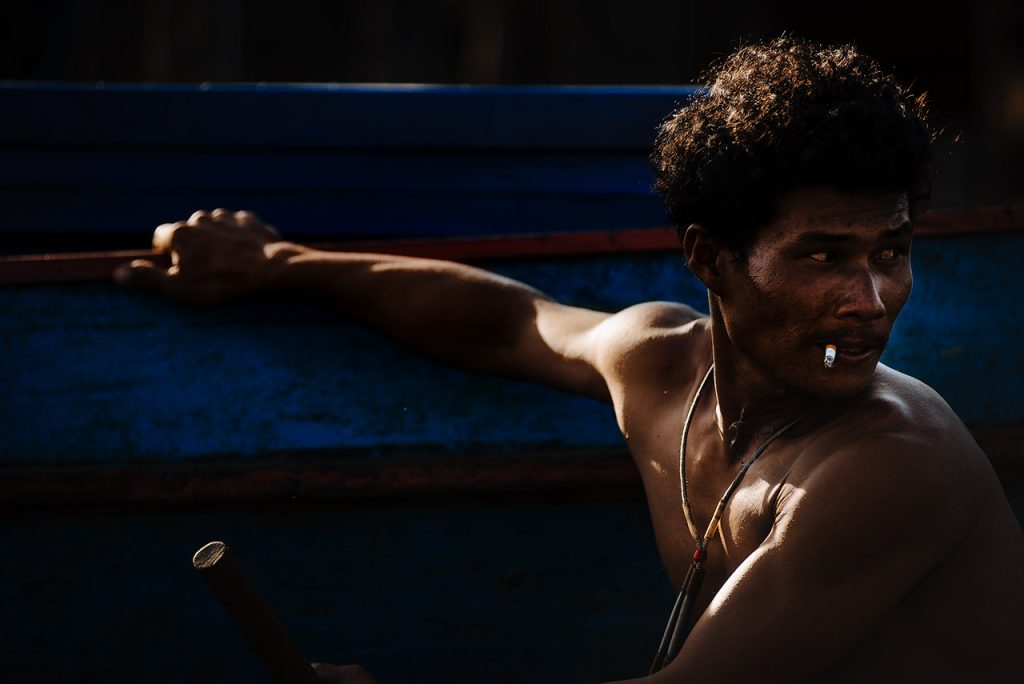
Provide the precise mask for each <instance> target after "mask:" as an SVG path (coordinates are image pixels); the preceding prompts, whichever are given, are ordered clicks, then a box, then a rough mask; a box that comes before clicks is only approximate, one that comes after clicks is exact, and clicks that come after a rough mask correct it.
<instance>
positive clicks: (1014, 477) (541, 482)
mask: <svg viewBox="0 0 1024 684" xmlns="http://www.w3.org/2000/svg"><path fill="white" fill-rule="evenodd" d="M971 432H972V433H973V434H974V437H975V439H976V440H977V442H978V444H979V446H981V448H982V450H983V451H984V452H985V453H986V454H987V455H988V457H989V459H990V461H991V462H992V465H993V467H994V468H995V471H996V474H997V475H998V476H999V478H1000V481H1001V482H1002V485H1003V487H1004V489H1006V490H1007V491H1011V490H1013V491H1018V490H1020V489H1022V488H1024V446H1022V445H1024V423H1013V424H1006V425H990V426H975V427H973V428H972V429H971ZM545 493H559V494H575V495H585V496H595V495H596V496H600V495H610V494H613V495H617V496H620V495H628V496H635V497H638V498H639V497H641V496H642V494H643V487H642V483H641V481H640V477H639V474H638V472H637V470H636V468H635V466H634V465H633V462H632V459H631V458H630V456H629V454H628V452H627V451H626V450H625V449H603V450H561V451H553V452H552V451H547V452H530V453H528V454H506V455H495V454H475V455H467V454H462V455H452V454H448V453H445V452H440V453H429V454H425V455H424V454H420V455H412V456H410V455H404V456H398V455H385V456H380V455H377V456H367V455H359V454H357V455H355V456H353V455H352V453H351V452H346V451H344V450H332V451H330V452H313V453H312V454H309V453H306V454H287V453H284V454H273V455H268V456H262V457H259V458H258V459H255V460H241V459H222V460H219V461H209V460H206V459H203V460H197V461H194V462H190V463H179V464H153V463H116V464H94V465H69V466H60V465H49V466H39V467H32V466H22V467H8V468H0V502H2V504H0V505H5V506H7V507H16V508H18V507H37V506H44V507H45V506H62V505H91V504H143V505H185V504H189V505H191V504H220V503H246V502H253V503H259V502H275V501H291V500H295V501H305V502H328V501H333V502H337V501H368V500H370V501H372V500H393V499H403V498H445V499H447V498H452V497H457V496H460V495H491V496H493V495H509V494H545Z"/></svg>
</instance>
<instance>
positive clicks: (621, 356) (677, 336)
mask: <svg viewBox="0 0 1024 684" xmlns="http://www.w3.org/2000/svg"><path fill="white" fill-rule="evenodd" d="M599 344H600V349H599V354H598V361H599V365H600V368H601V371H602V374H603V375H604V376H605V379H606V381H607V382H608V386H609V389H610V390H611V391H612V395H613V398H614V397H615V396H616V394H619V395H621V393H622V392H623V391H624V390H625V389H626V388H628V389H629V391H631V392H633V391H642V390H643V388H644V387H645V386H647V385H648V384H649V383H650V381H651V380H652V379H654V378H658V377H660V378H663V379H664V378H666V376H668V377H672V378H678V376H679V374H680V373H683V374H686V373H690V374H692V371H693V369H694V368H696V363H695V362H694V359H695V357H697V356H699V355H700V352H701V351H702V350H705V349H706V350H710V333H709V329H708V318H707V317H706V316H705V315H704V314H701V313H700V312H698V311H696V310H695V309H693V308H691V307H689V306H686V305H685V304H679V303H676V302H645V303H643V304H637V305H635V306H631V307H629V308H627V309H623V310H622V311H620V312H618V313H617V314H615V315H614V316H611V317H609V318H608V319H607V320H606V321H605V322H604V323H602V324H601V330H600V343H599ZM691 366H692V368H691Z"/></svg>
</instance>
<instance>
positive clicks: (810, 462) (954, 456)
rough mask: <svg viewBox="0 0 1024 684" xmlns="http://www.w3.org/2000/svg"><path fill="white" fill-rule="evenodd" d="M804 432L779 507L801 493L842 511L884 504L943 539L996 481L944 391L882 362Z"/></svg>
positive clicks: (859, 512) (960, 529)
mask: <svg viewBox="0 0 1024 684" xmlns="http://www.w3.org/2000/svg"><path fill="white" fill-rule="evenodd" d="M803 440H804V448H803V449H802V451H801V455H800V457H799V458H798V460H797V462H796V463H795V464H794V467H793V469H792V471H791V474H790V477H789V478H788V481H787V483H786V485H787V489H788V490H789V494H790V495H791V496H788V497H787V496H783V497H780V513H782V512H784V511H783V510H781V509H782V508H784V506H783V504H784V502H786V501H787V499H788V504H790V505H792V504H795V503H796V500H797V499H801V498H804V497H811V498H813V499H817V500H820V502H821V504H822V506H823V508H824V509H826V510H827V509H828V508H829V507H834V509H835V512H836V514H837V515H841V516H863V515H866V512H867V511H868V510H869V509H871V510H886V511H888V514H889V515H895V516H898V517H899V518H900V520H901V523H900V524H901V525H904V526H907V527H908V528H909V529H914V528H915V527H916V526H920V528H921V530H922V531H927V534H928V536H929V537H931V538H933V539H934V540H935V541H936V542H940V543H941V544H942V545H943V546H945V545H950V544H955V543H956V542H957V541H958V540H959V539H960V538H962V536H963V534H965V533H966V532H967V531H968V529H967V528H968V525H969V521H971V520H973V519H975V518H976V515H975V514H976V513H977V511H978V509H979V507H980V506H981V505H982V504H983V503H984V501H985V500H986V498H987V497H988V496H990V495H992V494H993V491H994V488H998V481H997V480H996V479H995V477H994V475H993V473H992V470H991V467H990V466H989V464H988V460H987V458H986V457H985V455H984V454H983V453H982V452H981V450H980V449H979V448H978V446H977V444H976V443H975V441H974V439H973V438H972V436H971V434H970V432H968V430H967V428H966V427H965V426H964V424H963V423H962V422H961V421H960V419H959V418H958V417H957V415H956V414H955V413H954V411H953V410H952V409H951V408H950V406H949V405H948V404H947V403H946V402H945V401H944V400H943V399H942V397H941V396H939V394H938V393H937V392H935V391H934V390H933V389H932V388H930V387H928V386H927V385H926V384H925V383H923V382H921V381H919V380H917V379H915V378H912V377H910V376H908V375H904V374H903V373H899V372H898V371H895V370H893V369H891V368H888V367H885V366H882V365H879V367H878V370H877V371H876V374H875V378H874V379H873V381H872V383H871V385H869V387H868V388H867V389H866V390H865V392H864V393H863V395H862V396H860V397H857V398H856V399H855V400H850V401H849V402H847V403H845V404H844V405H843V406H842V407H841V408H840V409H839V410H838V411H837V412H836V415H834V416H832V418H831V419H830V420H829V421H828V422H827V423H826V424H824V425H822V426H820V428H819V429H818V430H816V432H815V433H813V434H807V435H805V436H804V437H803ZM796 491H799V495H798V496H792V494H793V493H794V492H796ZM939 537H942V539H939Z"/></svg>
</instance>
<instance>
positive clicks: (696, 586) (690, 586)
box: [650, 363, 800, 674]
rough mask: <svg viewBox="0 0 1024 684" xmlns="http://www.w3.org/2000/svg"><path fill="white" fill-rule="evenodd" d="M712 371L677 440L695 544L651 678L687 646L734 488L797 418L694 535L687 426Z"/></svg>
mask: <svg viewBox="0 0 1024 684" xmlns="http://www.w3.org/2000/svg"><path fill="white" fill-rule="evenodd" d="M714 370H715V364H713V363H712V364H711V367H710V368H709V369H708V372H707V374H706V375H705V376H704V379H703V380H702V381H701V383H700V386H699V387H697V392H696V394H694V396H693V401H692V402H691V403H690V410H689V411H688V412H687V414H686V421H685V422H684V423H683V437H682V439H681V440H680V445H679V490H680V497H681V499H682V504H683V505H682V508H683V516H684V517H685V519H686V526H687V527H688V528H689V530H690V534H691V535H692V536H693V538H694V541H695V542H696V546H697V548H696V550H695V551H694V552H693V560H692V561H691V562H690V568H689V569H688V570H687V572H686V579H684V580H683V584H682V586H681V587H680V589H679V595H678V596H677V597H676V602H675V605H674V606H673V607H672V613H671V614H670V615H669V618H668V624H667V625H666V626H665V633H664V634H663V635H662V637H661V644H660V645H659V646H658V652H657V654H656V655H655V656H654V662H653V663H652V664H651V672H650V673H651V674H654V673H655V672H657V671H658V670H660V669H662V668H663V667H665V666H666V665H668V664H669V663H670V662H672V660H674V659H675V657H676V655H678V654H679V651H680V650H681V649H682V647H683V644H684V643H685V642H686V638H687V637H688V636H689V635H690V630H692V629H693V623H694V620H693V609H694V605H695V604H696V602H697V596H698V595H699V594H700V588H701V585H702V584H703V582H704V562H705V561H706V560H707V557H708V544H709V543H710V542H711V540H712V539H713V538H714V536H715V534H717V533H718V526H719V523H720V522H721V521H722V513H723V512H724V511H725V506H726V504H727V503H728V502H729V499H730V498H731V497H732V495H733V493H734V492H735V491H736V488H737V487H738V486H739V484H740V482H741V481H742V480H743V476H744V475H746V474H747V471H748V470H749V469H750V466H752V465H753V464H754V461H756V460H757V457H758V456H760V455H761V454H762V453H763V452H764V450H765V449H767V448H768V445H769V444H771V443H772V442H774V441H775V440H776V438H778V437H779V436H781V435H782V433H784V432H785V431H786V430H788V429H789V428H790V427H792V426H793V424H795V423H796V422H797V421H798V420H800V418H796V419H795V420H792V421H790V422H789V423H787V424H785V425H783V426H782V427H781V428H779V429H778V430H776V431H775V432H773V433H772V434H771V435H769V436H768V438H767V439H765V441H764V442H762V443H761V446H759V447H758V448H757V449H755V450H754V453H753V454H751V455H750V458H748V459H747V460H746V462H744V464H743V466H742V467H741V468H740V471H739V472H738V473H737V474H736V477H735V478H733V481H732V483H730V485H729V486H728V487H727V488H726V490H725V492H724V493H723V494H722V498H721V499H719V500H718V505H717V506H715V512H714V513H713V514H712V515H711V521H710V522H709V523H708V526H707V529H706V530H705V531H704V534H699V533H698V532H697V526H696V525H695V524H694V522H693V515H692V514H691V512H690V499H689V496H687V491H686V438H687V436H688V435H689V433H690V423H691V422H692V421H693V414H694V411H695V410H696V408H697V402H698V401H699V400H700V397H701V394H702V393H703V392H704V387H705V385H707V384H708V381H709V380H710V379H711V378H712V377H713V374H714Z"/></svg>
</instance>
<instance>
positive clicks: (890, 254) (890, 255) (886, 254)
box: [878, 247, 903, 261]
mask: <svg viewBox="0 0 1024 684" xmlns="http://www.w3.org/2000/svg"><path fill="white" fill-rule="evenodd" d="M901 256H903V250H902V249H900V248H899V247H887V248H886V249H883V250H882V251H881V252H879V253H878V260H879V261H894V260H896V259H899V258H900V257H901Z"/></svg>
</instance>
